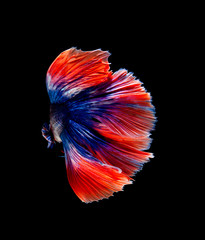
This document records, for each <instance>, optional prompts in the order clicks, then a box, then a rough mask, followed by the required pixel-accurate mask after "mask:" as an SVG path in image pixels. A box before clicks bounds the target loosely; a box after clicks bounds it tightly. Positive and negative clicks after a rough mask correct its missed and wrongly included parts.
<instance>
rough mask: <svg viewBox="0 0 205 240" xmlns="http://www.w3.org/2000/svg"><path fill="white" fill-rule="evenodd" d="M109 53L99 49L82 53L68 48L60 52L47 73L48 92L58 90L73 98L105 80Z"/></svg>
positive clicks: (107, 72)
mask: <svg viewBox="0 0 205 240" xmlns="http://www.w3.org/2000/svg"><path fill="white" fill-rule="evenodd" d="M109 56H110V53H109V52H107V51H102V50H100V49H97V50H93V51H82V50H77V49H76V48H70V49H68V50H66V51H64V52H62V53H61V54H60V55H59V56H58V57H57V58H56V59H55V60H54V61H53V63H52V64H51V66H50V67H49V69H48V72H47V79H46V82H47V88H48V90H55V91H56V90H59V91H63V92H64V93H65V96H66V97H73V96H74V95H75V94H76V93H79V92H80V91H81V90H83V89H85V88H87V87H91V86H93V85H97V84H99V83H101V82H103V81H105V80H106V79H107V76H108V74H111V73H110V72H109V63H108V57H109Z"/></svg>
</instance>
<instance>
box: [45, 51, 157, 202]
mask: <svg viewBox="0 0 205 240" xmlns="http://www.w3.org/2000/svg"><path fill="white" fill-rule="evenodd" d="M109 56H110V53H109V52H108V51H102V50H101V49H97V50H93V51H82V50H78V49H76V48H74V47H73V48H70V49H68V50H66V51H63V52H62V53H60V55H59V56H57V58H56V59H55V60H54V61H53V63H52V64H51V66H50V67H49V69H48V71H47V75H46V87H47V91H48V96H49V99H50V122H49V123H48V124H44V125H43V128H42V135H43V137H44V138H45V139H46V140H47V141H48V147H52V146H53V145H54V144H55V143H56V142H58V143H62V147H63V152H64V155H65V165H66V172H67V178H68V182H69V184H70V186H71V188H72V189H73V191H74V192H75V194H76V195H77V197H78V198H79V199H80V200H81V201H83V202H85V203H89V202H93V201H98V200H101V199H104V198H109V197H110V196H112V195H113V194H114V193H115V192H118V191H122V190H123V187H124V185H126V184H131V183H132V182H133V176H134V175H135V174H136V173H137V172H138V171H140V170H141V169H142V167H143V164H144V163H146V162H148V161H149V159H150V158H152V157H153V154H152V153H150V152H146V151H145V150H147V149H149V147H150V143H151V140H152V139H151V138H150V132H151V131H152V130H153V128H154V125H155V121H156V118H155V109H154V106H153V105H152V103H151V95H150V93H148V92H147V91H146V89H145V88H144V87H143V86H142V82H141V81H140V80H139V79H137V78H135V77H134V75H133V73H130V72H128V71H127V70H126V69H120V70H118V71H116V72H112V71H111V70H110V67H109V62H108V57H109Z"/></svg>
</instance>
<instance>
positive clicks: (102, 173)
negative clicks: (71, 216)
mask: <svg viewBox="0 0 205 240" xmlns="http://www.w3.org/2000/svg"><path fill="white" fill-rule="evenodd" d="M66 168H67V176H68V181H69V183H70V185H71V187H72V189H73V191H74V192H75V194H76V195H77V196H78V197H79V198H80V199H81V201H83V202H86V203H89V202H93V201H98V200H101V199H104V198H109V197H110V196H112V195H113V193H114V192H118V191H122V189H123V186H124V185H125V184H131V183H132V181H130V180H131V178H130V177H128V176H126V175H125V174H123V173H122V171H121V170H120V169H119V168H116V167H114V166H111V165H107V164H103V163H100V161H94V160H90V159H88V158H86V157H83V156H82V155H81V154H80V153H79V152H78V151H77V149H76V148H75V147H74V146H73V145H72V147H71V148H70V150H69V152H68V151H66Z"/></svg>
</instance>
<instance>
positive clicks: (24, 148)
mask: <svg viewBox="0 0 205 240" xmlns="http://www.w3.org/2000/svg"><path fill="white" fill-rule="evenodd" d="M154 7H155V8H152V7H151V6H150V7H149V10H148V9H147V8H144V11H143V12H141V10H140V8H139V9H138V8H137V7H134V5H132V6H124V7H123V6H121V8H120V9H118V10H115V9H108V8H106V6H105V7H101V8H100V9H101V11H100V12H98V11H97V10H96V11H92V10H90V11H86V12H84V11H83V9H82V11H83V13H84V14H83V15H81V14H82V13H81V12H80V13H79V12H78V11H77V10H76V8H71V9H70V11H67V12H63V13H61V12H57V10H56V11H53V12H45V13H44V14H45V15H44V14H43V16H42V15H41V19H43V20H41V19H40V20H39V19H38V14H37V13H36V14H33V15H32V17H30V16H26V17H25V18H23V19H22V21H20V23H18V24H17V29H19V30H20V32H19V34H18V33H13V36H14V35H15V38H16V41H15V43H14V49H13V55H14V56H17V57H16V58H15V62H16V64H17V66H18V67H17V72H16V74H17V75H18V76H19V79H20V83H21V84H22V85H21V86H20V88H21V91H22V92H19V91H18V93H17V94H18V97H17V98H16V101H20V102H19V106H20V108H19V110H18V113H17V115H16V118H15V121H16V123H18V127H14V128H15V130H16V131H17V132H18V136H19V137H18V138H17V139H16V144H17V146H18V147H17V148H18V150H17V155H18V156H19V161H18V162H14V164H13V168H12V170H13V171H14V172H15V175H14V176H16V175H17V177H15V180H14V181H12V189H16V193H13V192H12V194H13V198H12V199H13V200H14V199H15V200H14V201H13V205H14V208H16V209H18V210H20V212H21V210H22V211H23V212H24V213H25V214H26V215H25V220H26V219H34V218H36V221H37V222H41V223H42V226H44V225H43V223H44V222H45V223H47V221H51V222H52V221H54V222H55V223H56V222H58V220H59V221H63V222H64V223H65V224H68V225H67V226H69V229H71V228H72V227H71V226H73V225H76V224H79V222H81V223H82V224H83V223H85V222H86V221H88V218H89V221H88V225H90V227H92V226H91V225H92V224H96V225H97V224H98V222H99V221H102V219H103V218H105V219H106V222H105V226H106V227H108V229H112V224H113V223H114V222H118V223H119V224H120V225H118V228H120V229H121V226H122V229H123V225H124V224H125V223H126V224H127V226H129V225H130V228H131V229H132V231H141V232H142V234H145V233H146V230H145V228H146V226H149V227H151V226H153V230H150V231H153V232H152V233H154V232H155V231H156V232H157V233H158V234H160V230H159V229H160V228H166V227H169V223H168V221H169V220H170V219H171V216H173V213H174V209H175V204H176V202H177V201H178V200H177V192H176V189H175V175H174V174H173V172H174V170H173V154H172V152H168V150H167V149H168V146H169V147H170V143H169V142H168V141H169V140H168V138H169V135H170V134H171V132H172V129H171V125H170V121H174V119H172V116H171V114H169V111H168V105H169V102H170V98H169V89H170V81H171V78H172V73H171V69H170V63H172V65H171V68H175V65H174V62H173V61H172V53H173V51H174V50H175V49H174V48H175V46H174V41H175V38H177V34H173V31H172V19H171V18H169V17H168V18H167V12H161V11H160V10H158V11H156V10H157V9H158V6H154ZM105 10H107V11H105ZM76 11H77V12H76ZM57 13H58V14H59V13H60V14H59V15H57ZM28 15H29V14H28ZM28 17H30V18H32V20H33V21H29V23H27V21H26V19H28ZM70 47H77V48H79V49H82V50H84V51H86V50H94V49H97V48H101V49H102V50H108V51H109V52H110V53H111V56H110V57H109V62H110V63H111V65H110V68H111V69H112V71H113V72H114V71H117V70H118V69H120V68H126V69H127V70H128V71H131V72H133V73H134V75H135V76H136V77H137V78H139V79H140V80H141V81H142V82H143V83H144V87H145V88H146V89H147V91H148V92H150V93H151V95H152V102H153V105H154V106H155V108H156V117H157V122H156V127H155V130H154V131H152V136H151V137H152V138H153V142H152V144H151V147H150V149H149V151H150V152H152V153H154V156H155V157H154V158H153V159H151V161H150V162H149V163H147V164H145V165H144V168H143V170H142V171H141V172H139V173H137V175H136V176H135V177H134V179H135V181H134V183H133V184H132V185H129V186H125V188H124V191H123V192H119V193H115V194H114V197H110V198H109V199H105V200H101V201H99V202H94V203H90V204H85V203H82V202H81V201H80V200H79V199H78V198H77V196H76V195H75V194H74V192H73V191H72V189H71V187H70V186H69V183H68V181H67V177H66V169H65V162H64V158H61V157H59V155H62V153H61V152H60V147H59V146H57V147H55V148H54V149H52V150H50V149H47V148H46V147H47V142H46V141H45V139H43V138H42V136H41V127H42V125H43V123H44V122H48V121H49V98H48V95H47V91H46V86H45V77H46V72H47V69H48V68H49V66H50V64H51V63H52V62H53V60H54V59H55V58H56V57H57V56H58V54H59V53H61V52H62V51H64V50H66V49H68V48H70ZM19 56H20V58H21V61H19ZM18 61H19V62H18ZM17 85H18V87H19V83H18V84H17ZM14 91H15V88H14ZM15 104H16V103H15V101H14V102H13V105H14V106H15ZM16 169H20V170H18V171H16ZM12 170H11V171H12ZM68 221H69V222H68ZM71 223H72V224H73V225H72V224H71ZM70 224H71V225H70ZM101 226H102V228H104V227H105V226H103V225H102V223H101Z"/></svg>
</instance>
